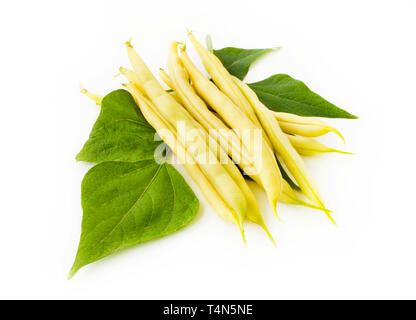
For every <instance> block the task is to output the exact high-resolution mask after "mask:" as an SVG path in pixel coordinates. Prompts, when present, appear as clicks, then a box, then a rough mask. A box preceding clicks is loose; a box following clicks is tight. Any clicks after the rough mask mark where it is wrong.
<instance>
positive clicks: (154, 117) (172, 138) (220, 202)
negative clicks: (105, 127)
mask: <svg viewBox="0 0 416 320" xmlns="http://www.w3.org/2000/svg"><path fill="white" fill-rule="evenodd" d="M127 88H128V90H129V91H130V93H131V94H132V96H133V98H134V99H135V101H136V103H137V105H138V106H139V108H140V110H141V112H142V114H143V116H144V117H145V118H146V120H147V121H148V122H149V123H150V125H151V126H152V127H153V128H155V130H156V131H157V132H158V134H159V136H160V137H161V138H162V140H163V141H164V142H165V143H166V144H167V145H168V146H169V148H170V149H171V150H172V151H173V152H174V153H175V154H176V156H177V157H178V159H179V161H180V162H181V163H182V164H183V166H184V167H185V169H186V171H187V172H188V173H189V175H190V176H191V178H192V180H193V181H194V182H195V183H196V184H197V186H198V187H199V189H200V190H201V192H202V194H203V195H204V197H205V198H206V199H207V201H208V202H209V204H210V205H211V206H212V208H213V209H214V211H215V212H216V213H217V214H218V216H219V217H221V218H222V219H224V220H225V221H228V222H231V223H236V224H237V226H238V227H239V229H240V232H241V235H242V237H243V240H244V243H245V237H244V230H243V228H242V226H241V224H240V223H239V216H238V215H237V214H236V212H235V211H233V210H232V208H230V207H229V206H228V205H227V203H226V202H225V200H224V199H223V198H222V197H221V195H220V194H219V193H218V191H217V190H215V188H214V186H213V185H212V184H211V183H210V181H209V179H208V178H207V177H206V176H205V174H204V173H203V172H202V170H201V169H200V167H199V165H198V164H197V163H196V162H192V161H189V160H190V158H192V156H191V155H189V153H188V152H187V151H186V148H185V147H184V145H183V144H182V143H181V142H180V141H179V139H178V137H177V135H176V134H175V129H174V128H173V126H172V125H170V124H169V122H168V121H166V120H165V119H163V117H162V115H161V114H160V112H158V110H157V108H156V107H155V106H154V105H153V104H152V103H151V102H150V101H149V100H147V99H146V98H145V97H144V95H143V94H142V93H141V92H140V91H139V90H138V89H137V87H136V86H135V85H134V84H132V83H129V84H128V85H127Z"/></svg>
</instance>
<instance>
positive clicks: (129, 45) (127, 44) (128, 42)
mask: <svg viewBox="0 0 416 320" xmlns="http://www.w3.org/2000/svg"><path fill="white" fill-rule="evenodd" d="M132 39H133V37H130V39H129V40H127V41H126V42H125V44H126V46H127V47H128V48H133V46H132V44H131V40H132Z"/></svg>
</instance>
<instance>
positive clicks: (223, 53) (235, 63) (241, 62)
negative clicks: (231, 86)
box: [214, 47, 277, 80]
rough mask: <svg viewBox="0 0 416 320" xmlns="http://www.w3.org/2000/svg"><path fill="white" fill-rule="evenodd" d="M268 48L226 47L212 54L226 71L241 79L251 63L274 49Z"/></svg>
mask: <svg viewBox="0 0 416 320" xmlns="http://www.w3.org/2000/svg"><path fill="white" fill-rule="evenodd" d="M276 49H277V48H269V49H241V48H233V47H227V48H223V49H219V50H214V54H215V55H216V56H217V57H218V58H219V59H220V60H221V62H222V64H223V65H224V67H225V68H227V70H228V72H229V73H231V74H232V75H233V76H236V77H237V78H239V79H240V80H243V79H244V78H245V76H246V75H247V73H248V70H249V69H250V66H251V64H252V63H253V62H254V61H256V60H258V59H259V58H260V57H262V56H264V55H265V54H267V53H269V52H272V51H274V50H276Z"/></svg>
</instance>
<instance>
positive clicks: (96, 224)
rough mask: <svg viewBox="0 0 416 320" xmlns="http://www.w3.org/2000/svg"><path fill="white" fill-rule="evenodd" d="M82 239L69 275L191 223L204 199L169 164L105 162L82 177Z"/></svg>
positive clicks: (150, 161) (151, 161)
mask: <svg viewBox="0 0 416 320" xmlns="http://www.w3.org/2000/svg"><path fill="white" fill-rule="evenodd" d="M81 202H82V208H83V210H84V215H83V219H82V232H81V240H80V243H79V247H78V252H77V255H76V258H75V262H74V265H73V266H72V268H71V271H70V274H69V277H72V276H73V275H74V274H75V273H76V272H77V271H78V270H79V269H80V268H81V267H83V266H85V265H87V264H89V263H92V262H94V261H97V260H99V259H102V258H104V257H106V256H108V255H110V254H112V253H114V252H116V251H119V250H121V249H124V248H127V247H131V246H134V245H137V244H140V243H143V242H146V241H149V240H152V239H156V238H160V237H163V236H166V235H168V234H170V233H173V232H175V231H176V230H178V229H180V228H182V227H184V226H185V225H187V224H188V223H189V222H190V221H191V220H192V219H193V218H194V217H195V215H196V213H197V211H198V206H199V202H198V199H197V198H196V197H195V194H194V193H193V192H192V190H191V188H190V187H189V186H188V185H187V184H186V182H185V180H184V179H183V178H182V176H181V175H180V174H179V173H178V172H177V171H176V170H175V169H174V168H173V167H172V166H171V165H169V164H167V163H164V164H161V165H159V164H157V163H156V162H154V161H153V160H144V161H139V162H117V161H110V162H103V163H101V164H98V165H96V166H95V167H93V168H92V169H90V170H89V171H88V173H87V174H86V175H85V177H84V180H83V181H82V188H81Z"/></svg>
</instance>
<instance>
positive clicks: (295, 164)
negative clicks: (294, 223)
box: [233, 77, 332, 219]
mask: <svg viewBox="0 0 416 320" xmlns="http://www.w3.org/2000/svg"><path fill="white" fill-rule="evenodd" d="M233 80H234V81H235V83H236V84H237V85H238V86H239V87H240V89H241V91H242V92H243V93H244V94H245V96H246V97H247V99H248V100H249V101H250V103H251V104H252V106H253V108H254V110H255V111H256V114H257V116H258V117H259V119H260V122H261V124H262V125H263V127H264V129H265V131H266V132H267V134H268V136H269V138H270V140H271V142H272V144H273V147H274V148H275V151H276V152H277V153H278V154H279V155H280V156H281V157H282V159H283V161H284V163H285V165H286V167H287V168H288V169H289V171H290V173H291V174H292V175H293V177H294V178H295V179H296V181H297V183H298V184H299V187H300V188H301V189H302V191H303V192H304V193H305V195H306V196H307V197H308V198H309V199H311V200H312V201H313V202H315V203H316V204H318V205H319V206H321V207H322V208H325V206H324V204H323V202H322V200H321V198H320V196H319V194H318V191H317V188H316V186H315V185H314V183H313V182H312V179H311V177H310V175H309V173H308V171H307V169H306V166H305V164H304V162H303V160H302V158H301V157H300V156H299V154H298V153H297V152H296V150H295V149H294V148H293V146H292V145H291V143H290V141H289V139H288V137H287V136H286V135H285V134H284V133H283V131H282V130H281V129H280V127H279V124H278V122H277V120H276V118H274V117H273V114H272V112H271V111H270V110H269V109H268V108H267V107H266V106H264V105H263V104H262V103H261V102H260V100H259V99H258V98H257V95H256V94H255V92H254V91H253V90H252V89H251V88H250V87H249V86H248V85H246V84H245V83H244V82H242V81H241V80H239V79H238V78H235V77H233ZM327 215H328V217H329V218H330V219H332V218H331V217H330V215H329V214H328V213H327Z"/></svg>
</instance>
